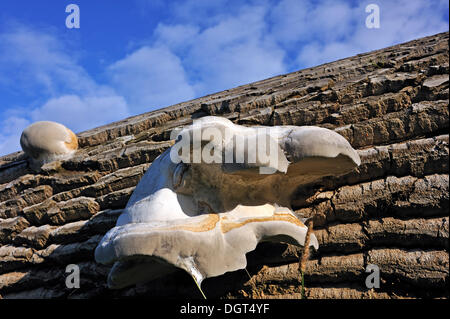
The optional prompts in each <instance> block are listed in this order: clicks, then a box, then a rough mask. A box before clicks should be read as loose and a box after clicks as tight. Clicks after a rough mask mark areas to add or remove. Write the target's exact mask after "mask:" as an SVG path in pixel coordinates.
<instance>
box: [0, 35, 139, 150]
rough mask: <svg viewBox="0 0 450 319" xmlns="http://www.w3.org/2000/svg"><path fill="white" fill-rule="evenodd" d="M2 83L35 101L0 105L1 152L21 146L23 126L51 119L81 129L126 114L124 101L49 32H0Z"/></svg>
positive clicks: (0, 75)
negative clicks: (24, 103) (80, 63)
mask: <svg viewBox="0 0 450 319" xmlns="http://www.w3.org/2000/svg"><path fill="white" fill-rule="evenodd" d="M0 52H1V53H0V70H2V72H1V73H0V83H2V85H4V86H5V87H10V89H11V90H14V91H15V92H17V93H18V94H23V95H24V96H29V97H31V99H33V101H34V102H33V103H32V105H28V107H22V108H17V109H16V108H13V107H12V106H5V105H3V111H2V112H1V115H2V118H1V119H0V126H1V129H0V154H6V153H10V152H14V151H17V150H20V144H19V139H20V135H21V132H22V131H23V129H24V128H25V127H26V126H27V125H28V124H31V123H32V122H34V121H39V120H49V121H56V122H60V123H62V124H64V125H66V126H67V127H68V128H70V129H71V130H73V131H75V132H80V131H83V130H87V129H90V128H94V127H96V126H99V125H103V124H107V123H110V122H112V121H116V120H120V119H123V118H124V117H126V116H129V115H130V114H129V111H128V108H127V103H126V101H125V99H124V98H123V97H121V96H119V95H117V94H116V93H115V91H114V89H112V88H110V87H106V86H103V85H99V84H97V83H96V81H94V80H93V79H92V78H91V76H90V75H89V74H88V73H87V72H86V70H85V69H84V68H83V67H82V66H80V65H79V64H78V63H77V61H76V59H75V58H74V56H73V55H72V54H71V53H70V52H69V50H68V49H67V48H66V47H65V45H64V42H63V41H61V40H60V39H58V38H57V37H56V36H54V35H52V34H50V33H44V32H38V31H34V30H31V29H29V28H27V27H24V26H15V27H12V28H10V29H9V30H8V31H7V32H3V33H1V34H0Z"/></svg>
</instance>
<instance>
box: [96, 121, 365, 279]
mask: <svg viewBox="0 0 450 319" xmlns="http://www.w3.org/2000/svg"><path fill="white" fill-rule="evenodd" d="M174 138H176V142H175V144H174V145H173V146H172V147H170V148H169V149H168V150H166V151H165V152H164V153H163V154H161V155H160V156H159V157H158V158H157V159H155V161H154V162H153V163H152V165H151V166H150V168H149V169H148V171H147V172H146V173H145V175H144V176H143V177H142V179H141V181H140V182H139V184H138V185H137V187H136V189H135V190H134V192H133V194H132V196H131V198H130V200H129V202H128V204H127V206H126V208H125V210H124V211H123V213H122V214H121V216H120V217H119V219H118V220H117V224H116V227H114V228H113V229H111V230H110V231H109V232H108V233H107V234H106V235H105V236H104V237H103V239H102V241H101V242H100V243H99V245H98V246H97V248H96V250H95V258H96V261H97V262H100V263H103V264H112V265H113V267H112V269H111V271H110V273H109V276H108V286H109V287H111V288H121V287H125V286H129V285H133V284H136V283H138V282H145V281H149V280H151V279H153V278H156V277H158V276H161V275H164V274H166V273H168V272H171V271H173V269H174V267H170V266H169V265H172V266H175V267H178V268H181V269H184V270H185V271H187V272H188V273H189V274H191V276H192V277H193V278H194V279H195V281H196V282H197V284H198V285H199V286H200V285H201V282H202V280H203V279H205V278H208V277H214V276H219V275H221V274H224V273H225V272H228V271H235V270H239V269H243V268H245V267H246V264H247V260H246V256H245V254H246V253H248V252H250V251H252V250H254V249H255V248H256V246H257V244H258V243H259V242H261V241H276V242H286V243H290V244H294V245H298V246H302V245H304V243H305V235H306V233H307V227H306V226H305V224H304V223H303V222H304V220H300V219H299V218H297V217H296V216H295V214H294V213H293V211H292V209H291V200H292V197H293V195H294V194H295V191H296V190H297V189H298V188H299V187H300V186H302V185H305V184H308V183H311V182H313V181H315V180H318V179H320V178H322V177H324V176H329V175H342V174H344V173H347V172H349V171H351V170H352V169H354V168H355V167H357V166H358V165H359V164H360V159H359V156H358V154H357V153H356V151H355V150H354V149H353V148H352V147H351V146H350V144H349V143H348V142H347V140H346V139H345V138H344V137H342V136H341V135H339V134H337V133H335V132H333V131H331V130H328V129H325V128H319V127H312V126H304V127H296V126H276V127H244V126H240V125H236V124H234V123H232V122H231V121H229V120H227V119H224V118H219V117H213V116H207V117H203V118H201V119H198V120H195V121H194V123H193V124H192V125H190V126H187V127H185V128H184V129H181V130H178V131H177V136H176V137H175V136H174ZM310 246H312V247H314V248H315V249H318V242H317V239H316V237H315V236H314V235H313V234H312V235H311V238H310Z"/></svg>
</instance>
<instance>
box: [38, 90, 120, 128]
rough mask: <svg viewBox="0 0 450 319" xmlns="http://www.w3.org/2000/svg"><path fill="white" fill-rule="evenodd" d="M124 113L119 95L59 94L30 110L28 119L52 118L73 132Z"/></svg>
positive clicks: (108, 121) (99, 123)
mask: <svg viewBox="0 0 450 319" xmlns="http://www.w3.org/2000/svg"><path fill="white" fill-rule="evenodd" d="M126 116H128V109H127V103H126V102H125V99H124V98H123V97H122V96H117V95H109V96H81V97H80V96H78V95H63V96H60V97H57V98H52V99H50V100H48V101H47V102H46V103H45V104H44V105H42V106H41V107H39V108H37V109H34V110H33V111H31V113H30V118H31V120H32V122H35V121H44V120H52V121H55V122H58V123H61V124H64V125H66V126H67V127H70V129H71V130H72V131H74V132H81V131H83V130H86V129H89V128H94V127H97V126H100V125H103V124H107V123H111V122H113V121H116V120H119V119H123V118H125V117H126Z"/></svg>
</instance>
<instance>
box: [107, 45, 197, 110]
mask: <svg viewBox="0 0 450 319" xmlns="http://www.w3.org/2000/svg"><path fill="white" fill-rule="evenodd" d="M108 73H109V74H110V76H111V81H112V83H113V85H114V86H115V87H116V88H117V90H118V92H119V93H121V94H123V95H124V96H125V97H126V98H127V101H128V102H129V104H130V105H131V107H132V110H133V112H134V113H141V112H148V111H151V110H154V109H155V108H160V107H163V106H168V105H171V104H175V103H178V102H181V101H185V100H189V99H192V98H194V90H193V88H192V87H191V85H189V83H188V81H187V77H186V74H185V72H184V69H183V66H182V65H181V61H180V59H179V58H178V57H177V56H176V55H174V54H173V53H172V52H171V51H170V50H168V49H167V48H165V47H152V48H151V47H146V46H144V47H142V48H140V49H138V50H136V51H135V52H133V53H132V54H130V55H128V56H126V57H125V58H124V59H122V60H119V61H117V62H115V63H114V64H112V65H110V66H109V67H108Z"/></svg>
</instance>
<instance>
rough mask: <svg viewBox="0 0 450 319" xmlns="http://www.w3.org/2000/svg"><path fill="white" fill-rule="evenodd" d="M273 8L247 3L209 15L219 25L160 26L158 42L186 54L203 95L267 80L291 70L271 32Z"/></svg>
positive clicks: (192, 77) (184, 58)
mask: <svg viewBox="0 0 450 319" xmlns="http://www.w3.org/2000/svg"><path fill="white" fill-rule="evenodd" d="M185 6H186V4H185ZM192 8H196V6H195V5H193V4H192V6H191V7H190V9H189V10H192ZM208 8H209V7H208ZM189 10H188V11H189ZM206 11H207V10H206ZM267 11H268V7H266V6H256V5H255V6H242V7H239V10H238V11H237V12H236V14H227V15H224V14H220V17H221V18H220V19H213V17H212V16H209V17H208V18H209V19H211V20H212V21H214V23H210V24H209V25H208V26H207V27H204V28H200V27H199V26H192V25H191V24H176V25H169V24H160V25H159V26H158V28H157V30H156V32H155V36H156V42H157V43H159V44H164V45H167V46H168V47H169V49H170V50H171V52H172V53H173V54H176V55H177V56H180V57H182V58H181V61H182V64H183V66H184V69H185V70H186V73H187V74H188V76H189V79H190V81H191V82H192V83H193V84H192V85H193V87H194V88H195V92H196V95H197V96H201V95H204V94H209V93H213V92H217V91H221V90H225V89H229V88H232V87H235V86H238V85H242V84H246V83H249V82H253V81H257V80H262V79H265V78H267V77H270V76H274V75H278V74H282V73H285V72H286V67H285V65H284V62H283V60H284V58H285V54H284V51H283V50H282V49H281V48H280V47H279V46H278V45H277V43H276V41H275V39H274V38H273V37H272V36H271V35H270V34H269V33H268V32H267V31H268V25H267V22H266V21H265V17H266V15H267ZM199 12H205V10H203V11H202V10H199ZM200 16H201V15H200V14H198V15H197V17H200ZM181 44H182V45H181Z"/></svg>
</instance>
